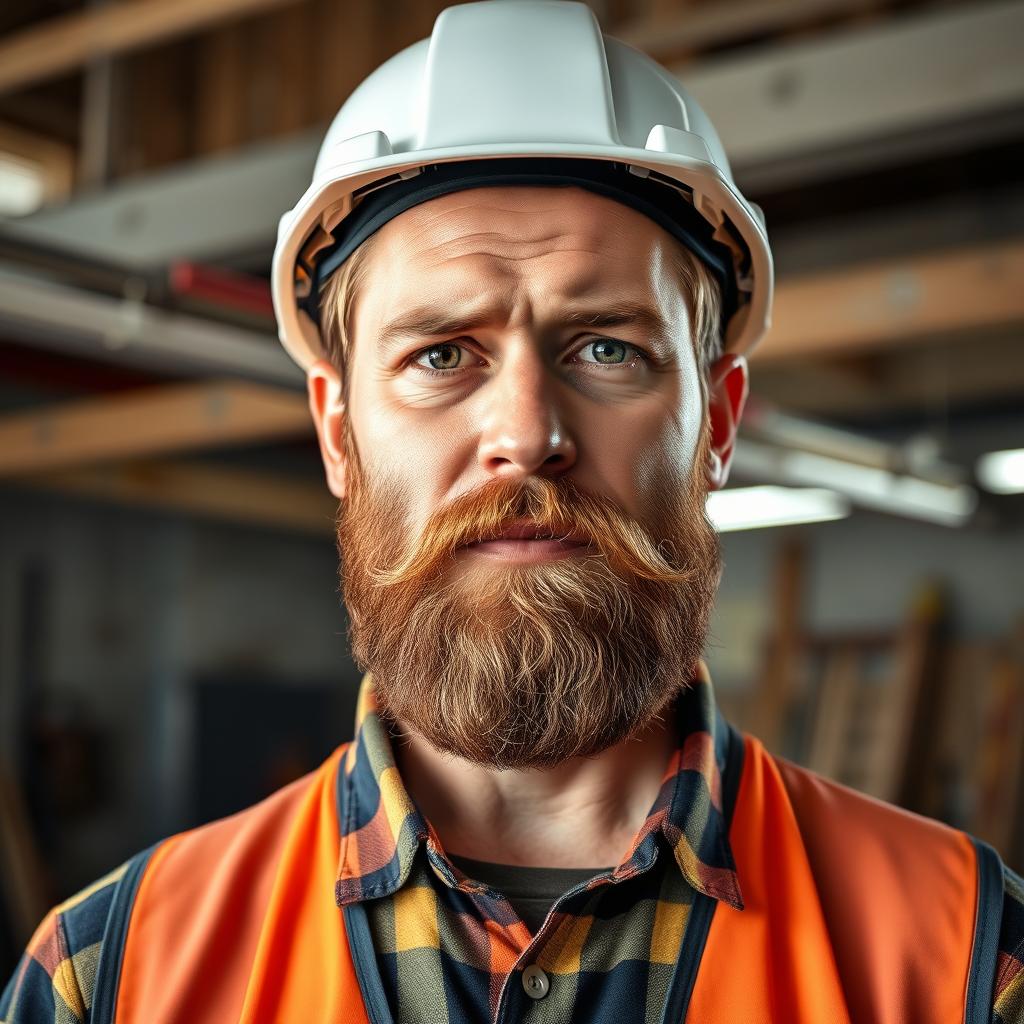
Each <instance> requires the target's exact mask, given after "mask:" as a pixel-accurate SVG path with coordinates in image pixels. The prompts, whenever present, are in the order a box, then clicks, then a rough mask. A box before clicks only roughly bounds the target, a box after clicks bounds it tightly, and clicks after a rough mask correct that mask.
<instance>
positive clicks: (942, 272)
mask: <svg viewBox="0 0 1024 1024" xmlns="http://www.w3.org/2000/svg"><path fill="white" fill-rule="evenodd" d="M1022 281H1024V242H1022V241H1020V240H1019V239H1013V240H1011V241H1007V242H999V243H992V244H988V245H984V246H977V247H972V248H964V249H958V250H954V251H950V252H940V253H934V254H925V255H918V256H914V257H909V258H906V259H899V260H887V261H884V262H878V263H871V264H868V265H866V266H861V267H857V266H853V267H844V268H843V269H841V270H835V271H830V272H828V273H823V274H809V275H806V276H800V277H792V278H784V279H783V280H781V281H780V282H779V284H778V287H777V289H776V294H775V308H774V312H773V316H772V321H773V326H772V328H771V330H770V331H769V333H768V335H767V337H766V338H765V339H764V341H763V342H762V343H761V344H760V345H759V346H758V348H757V350H756V352H755V354H754V359H756V360H757V361H758V362H759V363H769V362H771V361H773V360H784V359H792V358H803V357H806V356H814V357H820V356H826V355H833V354H836V355H838V354H843V355H846V354H849V353H852V352H866V351H879V350H884V349H887V348H892V347H895V346H896V345H898V344H900V343H904V342H908V343H909V342H918V343H919V342H927V341H932V340H936V339H937V338H942V337H949V336H950V335H954V334H962V335H964V336H965V337H966V338H968V339H969V336H970V334H971V333H972V332H974V331H979V330H987V329H992V328H997V327H1003V326H1006V325H1009V324H1016V323H1024V287H1021V282H1022Z"/></svg>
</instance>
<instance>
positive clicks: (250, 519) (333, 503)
mask: <svg viewBox="0 0 1024 1024" xmlns="http://www.w3.org/2000/svg"><path fill="white" fill-rule="evenodd" d="M19 484H20V485H27V486H30V487H32V488H38V489H42V490H46V491H51V492H57V493H61V494H67V495H74V496H77V497H81V498H89V499H94V500H99V501H110V502H115V503H116V504H119V505H130V506H137V507H142V508H150V509H156V510H160V511H165V512H167V511H169V512H178V513H184V514H186V515H195V516H200V517H209V518H212V519H217V520H221V521H227V522H232V523H241V524H245V525H249V526H269V527H272V528H274V529H282V530H290V531H293V532H298V533H306V534H313V535H319V536H324V537H329V536H333V534H334V530H335V518H336V516H337V511H338V500H337V499H336V498H334V497H332V496H331V494H330V492H329V491H328V490H327V487H326V485H323V484H316V483H307V482H305V481H303V480H291V479H288V478H286V477H282V476H278V475H274V474H270V473H258V472H252V471H248V470H240V469H236V468H234V467H228V466H215V465H209V464H206V463H204V464H202V465H200V464H192V463H188V462H174V461H168V462H150V461H140V462H134V463H120V464H117V465H113V466H95V467H83V468H76V469H68V470H62V471H59V472H50V473H41V474H38V475H35V476H32V477H26V478H24V479H22V480H19Z"/></svg>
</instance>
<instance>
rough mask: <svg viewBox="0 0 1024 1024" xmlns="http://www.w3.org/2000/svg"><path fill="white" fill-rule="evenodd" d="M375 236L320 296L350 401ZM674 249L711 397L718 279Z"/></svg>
mask: <svg viewBox="0 0 1024 1024" xmlns="http://www.w3.org/2000/svg"><path fill="white" fill-rule="evenodd" d="M374 240H375V236H374V235H371V236H370V237H369V238H368V239H367V240H366V241H365V242H363V244H362V245H360V246H359V248H358V249H356V251H355V252H354V253H353V254H352V255H351V256H350V257H349V258H348V259H347V260H346V261H345V262H344V263H343V264H342V265H341V267H340V268H339V269H338V270H337V271H335V273H334V275H333V276H332V277H331V278H330V279H329V280H328V282H327V284H326V285H325V286H324V289H323V292H322V294H321V296H320V308H321V310H322V314H321V335H322V337H323V345H324V355H325V356H326V357H327V359H328V361H329V362H330V363H331V365H332V366H334V368H335V369H336V370H337V371H338V373H339V374H340V375H341V380H342V393H343V396H344V400H345V404H346V405H347V404H348V381H349V376H350V375H349V373H348V372H347V368H348V366H349V365H350V363H351V358H352V343H353V336H352V313H353V310H354V309H355V302H356V298H357V296H358V292H359V287H360V285H361V284H362V282H363V279H364V278H365V277H366V268H367V264H368V259H369V256H370V253H371V252H372V251H373V243H374ZM673 241H674V242H675V246H676V252H675V255H674V258H673V260H672V265H673V267H674V269H675V271H676V273H677V274H678V275H679V279H680V281H681V282H682V285H683V294H684V295H685V296H686V300H687V306H688V308H689V310H690V315H691V320H692V329H693V336H694V345H695V349H696V356H697V369H698V371H699V374H700V379H701V385H702V387H704V389H705V399H706V398H707V383H708V375H709V373H710V369H711V365H712V364H713V363H714V361H715V360H716V359H717V358H718V357H719V356H720V355H721V354H722V335H721V330H720V324H719V320H720V318H721V309H722V298H721V289H720V288H719V286H718V282H717V281H716V280H715V279H714V278H713V277H712V276H711V272H710V271H709V270H708V268H707V267H706V266H705V265H704V263H703V261H701V260H700V259H698V257H697V256H695V255H694V254H693V252H692V251H691V250H690V249H688V248H687V247H686V246H685V245H683V244H682V243H681V242H678V241H675V240H673Z"/></svg>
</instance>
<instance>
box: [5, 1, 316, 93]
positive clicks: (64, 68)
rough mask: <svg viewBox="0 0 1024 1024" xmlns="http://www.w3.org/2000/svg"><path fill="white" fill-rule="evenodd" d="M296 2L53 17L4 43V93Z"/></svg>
mask: <svg viewBox="0 0 1024 1024" xmlns="http://www.w3.org/2000/svg"><path fill="white" fill-rule="evenodd" d="M295 2H296V0H137V2H136V3H130V4H107V5H102V6H94V7H89V8H86V9H84V10H82V11H76V12H75V13H73V14H65V15H61V16H60V17H57V18H51V19H49V20H48V21H45V22H42V23H40V24H38V25H32V26H30V27H28V28H25V29H22V30H21V31H20V32H17V33H15V34H13V35H12V36H10V37H9V38H8V39H5V40H2V41H0V94H3V93H8V92H14V91H15V90H16V89H24V88H26V87H27V86H30V85H34V84H35V83H37V82H41V81H45V80H46V79H48V78H53V77H55V76H57V75H60V74H63V73H65V72H69V71H74V70H75V69H76V68H79V67H81V66H82V65H84V64H86V63H88V62H89V61H92V60H96V59H98V58H101V57H114V56H117V55H118V54H123V53H129V52H131V51H132V50H140V49H143V48H144V47H147V46H154V45H156V44H157V43H162V42H166V41H168V40H171V39H176V38H179V37H181V36H184V35H188V34H189V33H192V32H198V31H200V30H201V29H204V28H208V27H210V26H212V25H216V24H219V23H221V22H225V21H232V20H235V19H237V18H242V17H246V16H248V15H252V14H256V13H259V12H261V11H267V10H271V9H273V8H275V7H283V6H285V5H286V4H291V3H295Z"/></svg>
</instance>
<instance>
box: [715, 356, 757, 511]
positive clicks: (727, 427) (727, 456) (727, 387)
mask: <svg viewBox="0 0 1024 1024" xmlns="http://www.w3.org/2000/svg"><path fill="white" fill-rule="evenodd" d="M749 391H750V374H749V371H748V368H747V360H746V357H745V356H742V355H739V354H738V353H735V352H726V353H724V354H723V355H721V356H720V357H719V358H718V359H716V360H715V362H714V364H713V365H712V367H711V370H710V373H709V374H708V418H709V419H710V420H711V446H710V449H709V451H708V463H707V465H706V466H705V468H704V474H705V476H706V478H707V481H708V490H710V491H718V490H721V489H722V488H723V487H724V486H725V483H726V481H727V480H728V479H729V467H730V465H731V464H732V455H733V450H734V449H735V446H736V433H737V430H738V429H739V424H740V419H741V417H742V416H743V409H744V407H745V406H746V404H747V395H748V394H749Z"/></svg>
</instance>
